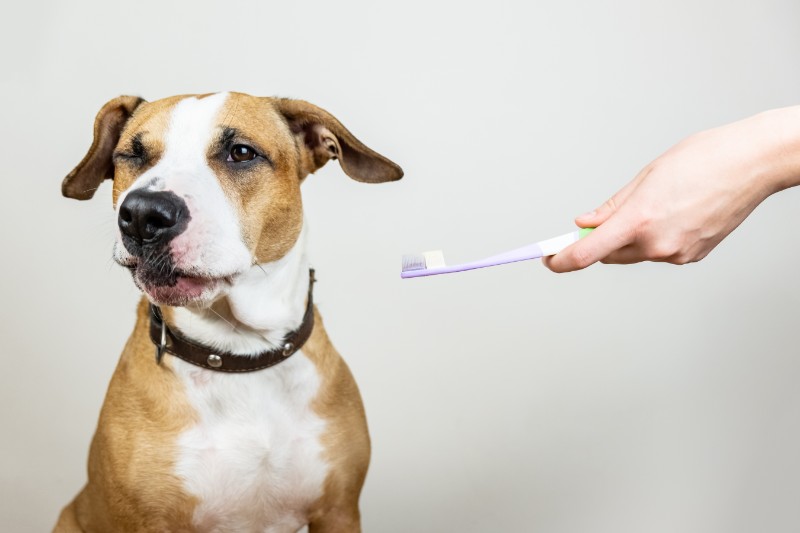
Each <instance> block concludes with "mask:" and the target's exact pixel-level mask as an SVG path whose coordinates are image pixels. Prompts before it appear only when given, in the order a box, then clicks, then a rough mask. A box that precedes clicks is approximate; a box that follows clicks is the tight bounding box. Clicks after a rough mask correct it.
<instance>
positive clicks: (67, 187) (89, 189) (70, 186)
mask: <svg viewBox="0 0 800 533" xmlns="http://www.w3.org/2000/svg"><path fill="white" fill-rule="evenodd" d="M142 102H144V100H143V99H142V98H139V97H138V96H119V97H117V98H114V99H113V100H111V101H109V102H108V103H106V105H104V106H103V107H102V108H101V109H100V111H99V112H98V113H97V117H96V118H95V119H94V140H93V141H92V146H91V147H90V148H89V151H88V152H87V153H86V155H85V156H84V158H83V160H82V161H81V162H80V163H78V166H77V167H75V168H74V169H73V170H72V172H70V173H69V175H68V176H67V177H66V178H64V181H63V183H62V184H61V192H62V194H64V196H66V197H67V198H75V199H76V200H88V199H89V198H91V197H92V196H94V192H95V191H96V190H97V188H98V187H100V184H101V183H103V180H105V179H113V178H114V163H113V161H112V160H111V156H112V155H113V153H114V148H115V147H116V146H117V143H118V142H119V137H120V134H121V133H122V128H123V127H125V123H126V122H128V119H129V118H130V117H131V115H132V114H133V112H134V111H135V110H136V108H137V107H139V104H141V103H142Z"/></svg>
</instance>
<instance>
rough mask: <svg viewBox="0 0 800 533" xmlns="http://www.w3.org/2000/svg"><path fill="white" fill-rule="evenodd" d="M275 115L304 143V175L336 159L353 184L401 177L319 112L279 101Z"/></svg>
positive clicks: (297, 103) (300, 103)
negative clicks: (283, 120)
mask: <svg viewBox="0 0 800 533" xmlns="http://www.w3.org/2000/svg"><path fill="white" fill-rule="evenodd" d="M276 107H277V108H278V111H279V112H280V113H281V114H282V115H283V116H284V117H285V118H286V121H287V122H288V123H289V127H290V128H291V130H292V133H293V134H295V135H299V136H300V137H301V139H302V141H303V142H304V143H305V153H304V154H303V162H304V167H306V168H304V169H303V170H304V172H305V173H306V174H307V173H311V172H314V171H315V170H317V169H318V168H320V167H321V166H322V165H324V164H325V163H327V162H328V160H329V159H338V160H339V164H340V165H341V166H342V170H344V172H345V174H347V175H348V176H350V177H351V178H353V179H354V180H356V181H363V182H366V183H383V182H385V181H396V180H399V179H400V178H402V177H403V169H401V168H400V167H399V166H397V165H396V164H394V163H392V162H391V161H389V160H388V159H386V158H385V157H383V156H382V155H381V154H379V153H378V152H375V151H374V150H372V149H370V148H369V147H367V146H366V145H364V144H363V143H362V142H361V141H359V140H358V139H356V138H355V136H354V135H353V134H352V133H350V132H349V131H348V130H347V128H345V127H344V126H343V125H342V123H341V122H339V121H338V120H336V118H335V117H334V116H333V115H331V114H330V113H328V112H327V111H325V110H324V109H322V108H319V107H317V106H315V105H314V104H310V103H308V102H304V101H303V100H291V99H288V98H281V99H278V100H277V101H276Z"/></svg>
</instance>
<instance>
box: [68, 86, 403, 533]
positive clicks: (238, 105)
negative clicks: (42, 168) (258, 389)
mask: <svg viewBox="0 0 800 533" xmlns="http://www.w3.org/2000/svg"><path fill="white" fill-rule="evenodd" d="M183 98H186V96H175V97H171V98H167V99H164V100H159V101H156V102H153V103H146V102H143V101H141V100H140V99H135V98H133V97H120V98H118V99H115V100H112V101H111V102H109V103H108V104H106V106H104V107H103V109H101V111H100V113H98V116H97V118H96V121H95V141H94V143H93V145H92V148H91V149H90V150H89V153H88V154H87V155H86V157H85V158H84V160H83V161H82V162H81V163H80V164H79V165H78V166H77V167H76V168H75V170H73V171H72V172H71V173H70V175H69V176H67V178H66V179H65V180H64V185H63V190H64V194H65V195H66V196H70V197H73V198H78V199H87V198H89V197H91V195H92V194H93V193H94V190H95V189H96V188H97V187H98V186H99V184H100V183H101V182H102V180H103V179H106V178H109V177H110V176H109V175H108V169H109V168H113V169H114V173H113V179H114V186H113V192H112V201H113V202H114V204H115V205H116V202H117V201H118V199H119V196H120V194H121V193H122V192H123V191H124V190H126V189H127V188H128V187H129V186H130V185H131V184H132V183H133V182H134V181H135V179H136V178H137V177H138V176H139V175H141V173H142V172H144V170H145V169H146V168H149V167H150V166H152V165H153V164H155V162H156V161H157V160H158V158H159V157H161V155H162V154H163V152H164V148H165V147H164V144H163V138H164V135H165V132H166V128H167V126H168V124H167V117H168V116H169V115H168V112H169V110H170V109H171V108H172V107H173V106H174V105H175V104H176V103H177V102H179V101H180V100H181V99H183ZM218 123H219V126H220V128H235V129H236V130H237V131H238V132H239V134H240V135H242V136H243V137H244V140H246V141H247V143H248V144H251V145H253V146H255V147H256V148H258V149H261V150H263V151H264V152H266V153H267V154H268V155H269V157H270V159H271V161H272V166H269V165H261V166H259V167H258V171H257V172H251V173H245V174H237V175H235V176H233V175H230V173H231V171H230V170H229V168H228V167H227V166H226V165H224V164H221V162H220V160H219V159H218V158H216V155H215V154H213V153H209V154H208V159H209V164H210V165H211V167H212V169H213V170H214V171H215V174H216V175H217V176H218V178H219V179H220V184H221V186H222V188H223V190H224V192H225V194H226V196H227V198H228V200H229V201H230V202H231V204H232V205H233V206H234V207H235V209H236V211H237V213H238V215H239V217H240V220H241V221H242V227H244V228H246V231H245V235H243V238H244V242H245V243H246V244H247V246H248V247H249V248H250V249H251V251H252V252H253V255H254V257H256V258H257V260H258V262H268V261H274V260H276V259H278V258H280V257H282V256H283V255H284V254H286V253H287V251H288V250H289V249H290V248H291V247H292V245H293V244H294V243H295V242H296V240H297V237H298V235H299V233H300V230H301V228H302V200H301V197H300V184H301V182H302V181H303V179H304V178H305V177H306V175H307V174H309V173H311V172H314V171H315V170H317V169H318V168H319V167H320V166H322V165H324V164H325V162H327V161H328V160H329V159H332V158H338V159H340V162H341V164H342V168H343V169H344V170H345V172H346V173H347V174H348V175H350V176H351V177H353V178H354V179H357V180H359V181H365V182H373V183H377V182H381V181H391V180H396V179H400V177H402V170H401V169H400V168H399V167H398V166H397V165H395V164H394V163H392V162H391V161H389V160H388V159H386V158H384V157H383V156H381V155H379V154H377V153H376V152H373V151H372V150H370V149H369V148H367V147H366V146H364V145H363V144H362V143H361V142H360V141H358V140H357V139H356V138H355V137H354V136H353V135H352V134H351V133H350V132H349V131H348V130H347V129H346V128H344V126H342V125H341V123H339V121H337V120H336V119H335V118H334V117H333V116H331V115H330V114H328V113H327V112H325V111H324V110H322V109H320V108H317V107H316V106H313V105H311V104H308V103H306V102H302V101H297V100H286V99H271V98H255V97H252V96H248V95H243V94H236V93H233V94H231V96H230V98H229V99H228V101H227V102H226V105H225V106H224V108H223V109H222V110H221V112H220V116H219V117H218ZM137 135H138V138H139V139H140V140H141V143H142V144H143V145H144V146H145V148H146V151H147V153H148V154H149V159H148V161H146V162H145V163H144V164H142V165H139V166H136V165H131V164H128V163H126V162H125V161H121V162H119V163H118V164H117V165H115V166H114V165H113V164H112V163H111V162H110V158H111V157H112V153H114V150H116V151H117V152H120V151H122V152H124V151H126V150H128V149H129V148H130V146H129V145H130V143H131V142H132V139H133V138H134V136H137ZM109 165H111V167H109ZM98 169H100V170H102V171H103V172H99V171H98ZM87 191H88V192H87ZM220 307H223V308H224V307H225V305H224V304H222V305H220ZM164 311H165V320H166V321H167V322H168V323H169V322H170V320H171V316H172V314H171V310H170V309H169V308H166V309H165V310H164ZM220 311H221V312H222V313H225V314H226V315H228V316H230V314H229V312H226V311H228V310H226V309H220ZM315 318H316V322H315V326H314V330H313V333H312V335H311V338H310V339H309V340H308V342H307V343H306V345H305V346H304V347H303V352H304V353H305V354H306V356H307V357H308V358H309V359H310V360H311V361H312V362H313V363H314V365H316V367H317V370H318V372H319V375H320V376H321V380H322V382H321V386H320V390H319V394H318V397H317V398H316V399H315V401H314V404H313V408H314V409H315V411H316V412H317V413H318V415H319V416H320V417H322V418H323V419H324V420H326V423H327V426H326V427H327V429H326V432H325V433H324V435H323V446H324V448H325V450H326V451H325V458H326V460H327V461H328V463H329V464H330V473H329V475H328V478H327V479H326V481H325V485H324V493H323V496H322V497H321V498H320V499H319V501H318V502H317V503H316V504H315V505H314V506H313V507H312V508H311V509H309V517H310V520H311V523H310V531H311V532H313V533H319V532H338V531H342V532H350V531H359V530H360V518H359V510H358V497H359V494H360V492H361V486H362V485H363V482H364V478H365V476H366V472H367V467H368V463H369V455H370V443H369V435H368V433H367V426H366V418H365V414H364V408H363V406H362V403H361V398H360V395H359V392H358V388H357V386H356V384H355V381H354V380H353V377H352V375H351V374H350V370H349V369H348V367H347V365H346V364H345V362H344V361H343V360H342V358H341V357H340V356H339V354H338V353H337V352H336V350H335V349H334V348H333V345H332V344H331V343H330V340H329V339H328V336H327V334H326V332H325V329H324V326H323V324H322V318H321V317H320V316H319V313H318V312H316V310H315ZM148 327H149V318H148V314H147V302H146V300H145V299H144V298H143V299H142V301H141V302H140V304H139V308H138V314H137V320H136V326H135V328H134V331H133V334H132V335H131V337H130V339H129V340H128V343H127V344H126V346H125V349H124V351H123V353H122V356H121V358H120V361H119V364H118V366H117V368H116V371H115V372H114V376H113V377H112V379H111V384H110V385H109V388H108V393H107V396H106V400H105V403H104V405H103V408H102V411H101V413H100V420H99V422H98V427H97V432H96V433H95V436H94V439H93V441H92V446H91V449H90V453H89V476H88V483H87V485H86V486H85V487H84V488H83V490H82V491H81V492H80V493H79V494H78V496H77V497H76V498H75V499H74V500H73V501H72V502H71V503H70V504H69V505H68V506H67V507H66V508H65V509H64V510H63V511H62V513H61V516H60V517H59V520H58V523H57V525H56V527H55V530H54V531H57V532H72V531H101V532H110V531H114V532H126V531H131V532H133V531H136V532H149V531H153V532H155V531H158V532H163V531H173V532H176V531H192V530H193V528H192V524H191V518H192V514H193V510H194V507H195V505H196V503H197V502H196V501H195V498H194V497H193V496H192V495H190V494H187V493H186V492H185V491H184V490H183V488H182V484H181V480H180V479H178V478H177V477H176V476H175V475H174V473H173V472H174V463H175V453H176V448H175V442H176V438H177V436H178V435H179V434H180V433H181V432H182V431H184V430H185V429H186V428H187V427H189V426H190V425H191V424H192V423H193V422H195V420H196V413H195V412H194V410H193V408H192V407H191V406H190V405H189V404H188V402H187V400H186V398H185V393H184V390H183V386H182V384H181V382H180V381H179V379H178V378H177V376H176V375H175V374H174V372H173V369H172V366H171V364H170V357H166V358H165V360H164V361H163V362H162V364H161V365H156V364H155V362H154V355H153V353H154V347H153V344H152V342H151V341H150V337H149V333H148Z"/></svg>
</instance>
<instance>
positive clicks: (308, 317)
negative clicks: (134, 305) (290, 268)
mask: <svg viewBox="0 0 800 533" xmlns="http://www.w3.org/2000/svg"><path fill="white" fill-rule="evenodd" d="M309 277H310V281H309V283H308V304H307V305H306V313H305V315H304V316H303V322H302V323H301V324H300V327H299V328H297V329H296V330H294V331H292V332H291V333H289V334H288V335H286V337H285V338H284V339H283V342H282V343H281V344H282V347H281V348H277V349H275V350H268V351H266V352H261V353H259V354H256V355H252V356H250V355H247V356H245V355H234V354H232V353H226V352H219V351H217V350H214V349H212V348H208V347H207V346H203V345H202V344H199V343H197V342H194V341H192V340H189V339H187V338H185V337H182V336H181V335H179V334H178V333H177V332H176V331H173V330H171V329H170V328H169V326H167V325H166V323H164V320H163V319H162V315H161V309H159V308H158V306H156V305H153V304H150V339H151V340H152V341H153V344H155V345H156V363H158V364H161V358H162V357H163V356H164V352H168V353H171V354H172V355H174V356H175V357H179V358H181V359H183V360H184V361H186V362H187V363H192V364H193V365H197V366H201V367H203V368H207V369H209V370H216V371H217V372H252V371H254V370H261V369H263V368H269V367H271V366H273V365H277V364H278V363H280V362H281V361H285V360H286V359H288V358H289V356H291V355H292V354H293V353H295V352H296V351H297V350H299V349H300V348H302V347H303V344H305V342H306V341H307V340H308V338H309V337H310V336H311V331H312V330H313V329H314V302H313V299H312V294H313V288H314V282H315V281H316V279H315V278H314V269H313V268H312V269H311V270H309Z"/></svg>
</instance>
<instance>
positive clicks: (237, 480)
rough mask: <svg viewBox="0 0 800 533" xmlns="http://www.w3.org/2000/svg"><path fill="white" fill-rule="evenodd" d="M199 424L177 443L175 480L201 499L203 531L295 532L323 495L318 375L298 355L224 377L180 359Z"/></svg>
mask: <svg viewBox="0 0 800 533" xmlns="http://www.w3.org/2000/svg"><path fill="white" fill-rule="evenodd" d="M175 368H176V373H177V374H178V375H179V376H180V378H181V380H182V381H183V383H184V385H185V387H186V394H187V397H188V399H189V402H190V404H191V405H192V406H193V407H194V408H195V410H196V411H197V422H196V423H195V424H194V425H192V426H191V427H190V428H189V429H187V430H186V431H184V432H183V433H182V434H180V436H179V437H178V443H177V444H178V453H177V455H178V460H177V465H176V469H177V474H178V476H179V477H181V478H182V479H183V480H184V485H185V487H186V490H187V491H189V492H190V493H191V494H193V495H195V496H196V497H197V498H198V504H197V507H196V508H195V511H194V522H195V525H196V527H197V529H198V530H200V531H296V530H297V529H298V528H300V527H301V526H302V525H303V524H305V523H306V521H307V520H306V513H307V510H308V508H309V506H311V505H312V504H313V503H314V502H315V501H317V500H318V499H319V497H320V496H321V495H322V490H323V484H324V482H325V478H326V476H327V471H328V466H327V464H326V463H325V461H324V459H323V448H322V445H321V442H320V437H321V434H322V432H323V430H324V427H325V422H324V420H323V419H321V418H320V417H319V416H318V415H317V414H316V413H315V412H314V411H313V410H312V408H311V403H312V402H313V400H314V398H315V397H316V395H317V391H318V389H319V386H320V377H319V374H318V373H317V370H316V367H315V366H314V364H313V363H312V362H311V361H310V360H309V359H308V358H307V357H306V356H305V355H304V354H303V353H302V352H297V353H295V354H294V355H293V356H292V357H291V358H290V359H288V360H286V361H284V362H282V363H281V364H279V365H277V366H275V367H272V368H268V369H265V370H262V371H257V372H249V373H244V374H226V373H218V372H212V371H208V370H204V369H200V368H197V367H195V366H192V365H190V364H188V363H184V362H183V361H175Z"/></svg>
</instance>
